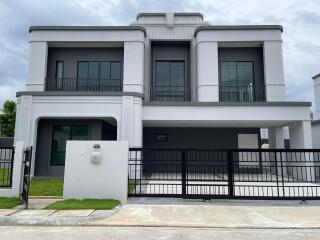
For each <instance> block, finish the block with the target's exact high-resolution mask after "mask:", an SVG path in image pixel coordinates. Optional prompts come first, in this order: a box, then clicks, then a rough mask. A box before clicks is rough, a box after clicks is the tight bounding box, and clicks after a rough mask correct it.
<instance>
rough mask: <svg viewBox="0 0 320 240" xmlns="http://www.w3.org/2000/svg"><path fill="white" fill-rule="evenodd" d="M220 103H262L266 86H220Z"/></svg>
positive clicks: (264, 98)
mask: <svg viewBox="0 0 320 240" xmlns="http://www.w3.org/2000/svg"><path fill="white" fill-rule="evenodd" d="M219 95H220V101H221V102H264V101H265V100H266V86H264V85H260V86H259V85H220V86H219Z"/></svg>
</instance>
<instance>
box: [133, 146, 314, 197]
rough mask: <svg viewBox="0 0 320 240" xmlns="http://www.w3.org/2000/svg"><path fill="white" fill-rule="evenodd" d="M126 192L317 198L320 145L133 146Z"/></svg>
mask: <svg viewBox="0 0 320 240" xmlns="http://www.w3.org/2000/svg"><path fill="white" fill-rule="evenodd" d="M128 174H129V188H130V189H131V191H130V192H129V193H128V195H129V196H141V197H182V198H202V199H214V198H243V199H320V149H290V150H287V149H222V150H202V149H179V148H131V149H130V150H129V173H128Z"/></svg>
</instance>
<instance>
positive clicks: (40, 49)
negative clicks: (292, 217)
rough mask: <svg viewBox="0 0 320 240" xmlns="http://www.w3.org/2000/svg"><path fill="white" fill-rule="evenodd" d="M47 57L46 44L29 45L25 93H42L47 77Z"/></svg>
mask: <svg viewBox="0 0 320 240" xmlns="http://www.w3.org/2000/svg"><path fill="white" fill-rule="evenodd" d="M47 56H48V44H47V42H31V43H30V47H29V66H28V78H27V91H44V88H45V78H46V75H47Z"/></svg>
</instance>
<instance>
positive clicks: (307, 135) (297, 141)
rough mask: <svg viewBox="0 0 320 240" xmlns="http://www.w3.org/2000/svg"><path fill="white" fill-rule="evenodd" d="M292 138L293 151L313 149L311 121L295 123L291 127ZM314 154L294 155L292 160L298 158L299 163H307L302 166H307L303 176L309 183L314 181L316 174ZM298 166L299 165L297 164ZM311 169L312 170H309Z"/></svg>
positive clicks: (291, 146) (290, 134)
mask: <svg viewBox="0 0 320 240" xmlns="http://www.w3.org/2000/svg"><path fill="white" fill-rule="evenodd" d="M289 136H290V148H292V149H311V148H312V132H311V121H300V122H294V123H292V124H290V125H289ZM313 157H314V156H313V154H312V153H300V154H297V153H293V154H292V156H291V159H292V160H293V161H294V160H295V159H296V158H298V161H305V163H301V164H302V166H306V167H307V168H306V170H305V171H304V172H303V174H302V176H301V177H302V178H303V179H304V180H307V181H311V180H314V177H315V173H314V171H313V172H312V171H311V170H314V168H313V167H314V161H313ZM295 166H297V164H295ZM309 167H310V168H309Z"/></svg>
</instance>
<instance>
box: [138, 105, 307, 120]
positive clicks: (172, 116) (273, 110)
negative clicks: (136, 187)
mask: <svg viewBox="0 0 320 240" xmlns="http://www.w3.org/2000/svg"><path fill="white" fill-rule="evenodd" d="M309 111H310V110H309V107H306V106H289V107H288V106H143V111H142V120H143V121H301V120H310V114H309Z"/></svg>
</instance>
